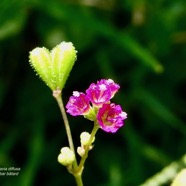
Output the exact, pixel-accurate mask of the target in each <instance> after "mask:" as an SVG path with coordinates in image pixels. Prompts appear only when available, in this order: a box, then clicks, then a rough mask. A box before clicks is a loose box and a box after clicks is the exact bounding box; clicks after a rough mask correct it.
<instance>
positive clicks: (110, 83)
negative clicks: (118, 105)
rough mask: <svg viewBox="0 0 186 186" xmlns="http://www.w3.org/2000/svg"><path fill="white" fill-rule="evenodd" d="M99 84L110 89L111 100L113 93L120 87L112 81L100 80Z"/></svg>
mask: <svg viewBox="0 0 186 186" xmlns="http://www.w3.org/2000/svg"><path fill="white" fill-rule="evenodd" d="M100 83H103V84H105V85H106V86H107V88H108V89H110V92H111V98H113V97H114V95H115V93H116V92H117V91H118V90H119V88H120V86H119V85H118V84H117V83H115V82H114V81H113V80H112V79H102V80H101V81H100Z"/></svg>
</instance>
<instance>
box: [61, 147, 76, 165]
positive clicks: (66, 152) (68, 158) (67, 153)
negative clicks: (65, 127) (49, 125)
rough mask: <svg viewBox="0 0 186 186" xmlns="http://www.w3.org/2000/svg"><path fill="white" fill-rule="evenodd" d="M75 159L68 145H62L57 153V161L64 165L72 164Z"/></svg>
mask: <svg viewBox="0 0 186 186" xmlns="http://www.w3.org/2000/svg"><path fill="white" fill-rule="evenodd" d="M74 160H75V155H74V153H73V151H72V150H70V148H69V147H63V148H62V149H61V153H60V154H59V155H58V162H59V163H61V164H62V165H64V166H69V165H72V163H73V162H74Z"/></svg>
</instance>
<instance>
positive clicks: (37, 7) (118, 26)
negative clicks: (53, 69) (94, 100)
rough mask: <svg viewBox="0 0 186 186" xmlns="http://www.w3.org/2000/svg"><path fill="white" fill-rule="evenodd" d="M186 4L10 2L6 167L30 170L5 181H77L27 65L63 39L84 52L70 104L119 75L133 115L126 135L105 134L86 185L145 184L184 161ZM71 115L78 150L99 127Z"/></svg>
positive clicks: (0, 41)
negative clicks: (32, 54)
mask: <svg viewBox="0 0 186 186" xmlns="http://www.w3.org/2000/svg"><path fill="white" fill-rule="evenodd" d="M185 5H186V3H185V0H177V1H173V0H169V1H167V0H151V1H150V0H133V1H130V0H115V1H114V0H104V1H101V0H81V1H79V0H47V1H44V0H20V1H18V0H9V1H8V0H1V1H0V10H1V11H0V109H1V110H0V113H1V118H0V139H1V140H0V167H20V168H21V171H20V173H19V176H17V177H16V176H14V177H13V176H12V177H7V176H0V184H1V185H2V186H12V185H15V186H32V185H34V186H35V185H44V186H51V185H52V186H58V185H74V180H73V177H72V176H71V175H69V173H68V172H67V171H66V169H65V168H64V167H62V166H61V165H60V164H59V163H58V162H57V156H58V154H59V151H60V148H61V147H62V146H66V145H67V144H68V143H67V139H66V134H65V132H64V126H63V122H62V120H61V116H60V111H59V109H58V107H57V104H56V103H55V100H54V99H53V97H52V93H51V91H50V89H49V88H48V87H47V86H46V85H44V83H43V82H42V81H41V80H39V79H38V77H37V76H35V74H34V72H33V70H32V68H31V67H30V66H29V63H28V54H29V51H31V50H32V49H33V48H35V47H37V46H45V47H47V48H53V47H54V46H55V45H57V44H59V43H60V42H62V41H71V42H73V44H74V46H75V47H76V49H77V50H78V60H77V62H76V64H75V66H74V68H73V70H72V72H71V75H70V77H69V79H68V81H67V84H66V87H65V89H64V90H63V99H64V102H65V103H66V102H67V101H68V98H69V96H70V95H71V93H72V91H73V90H78V91H85V89H86V88H87V87H88V86H89V84H90V83H91V82H96V81H97V80H99V79H101V78H113V79H114V80H115V81H116V82H117V83H119V84H120V85H121V90H120V92H118V93H117V96H115V97H116V98H114V99H115V100H114V101H115V102H117V103H119V104H121V105H122V107H123V109H124V110H125V111H126V112H127V113H128V119H127V120H126V125H125V126H124V127H123V128H122V129H121V130H120V131H119V132H118V133H116V134H107V133H104V132H103V131H101V130H100V131H99V132H98V135H97V138H96V142H95V148H94V150H93V151H91V152H90V155H89V158H88V161H87V162H86V166H85V170H84V175H83V179H84V183H85V185H89V186H91V185H94V186H95V185H96V186H125V185H126V186H131V185H132V186H135V185H140V184H142V183H144V182H145V180H147V179H148V178H149V177H152V176H153V175H154V174H156V173H158V172H160V171H161V170H162V169H163V168H164V167H166V166H168V165H169V164H171V162H174V161H176V160H179V159H180V158H181V157H182V156H183V155H184V154H185V153H186V151H185V149H186V145H185V144H186V125H185V121H186V109H185V103H186V96H185V95H186V72H185V70H186V21H185V18H186V6H185ZM69 120H70V123H71V128H72V134H73V136H74V142H75V146H76V147H77V145H79V134H80V132H82V131H83V130H88V131H90V130H91V127H92V123H91V122H89V121H86V120H84V119H83V118H82V117H77V118H72V117H71V116H69ZM183 166H185V165H183ZM182 168H183V167H182ZM177 169H178V170H177V171H179V167H177ZM180 169H181V167H180ZM170 179H171V178H170ZM170 179H169V180H167V181H166V183H163V184H164V185H170V182H171V180H170ZM172 179H173V178H172ZM144 185H145V184H144Z"/></svg>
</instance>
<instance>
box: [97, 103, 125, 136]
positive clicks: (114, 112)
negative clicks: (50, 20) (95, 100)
mask: <svg viewBox="0 0 186 186" xmlns="http://www.w3.org/2000/svg"><path fill="white" fill-rule="evenodd" d="M126 118H127V114H126V112H123V111H122V109H121V106H120V105H115V104H114V103H110V104H103V106H102V107H101V108H100V109H99V111H98V114H97V120H98V124H99V125H100V127H101V129H103V130H104V131H106V132H111V133H115V132H116V131H117V130H118V129H119V128H120V127H122V126H123V125H124V122H123V121H124V119H126Z"/></svg>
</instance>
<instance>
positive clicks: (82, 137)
mask: <svg viewBox="0 0 186 186" xmlns="http://www.w3.org/2000/svg"><path fill="white" fill-rule="evenodd" d="M89 140H90V134H89V133H88V132H82V133H81V135H80V141H81V145H84V146H86V145H88V143H89ZM94 140H95V137H94V138H93V140H92V142H91V143H93V142H94Z"/></svg>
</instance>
